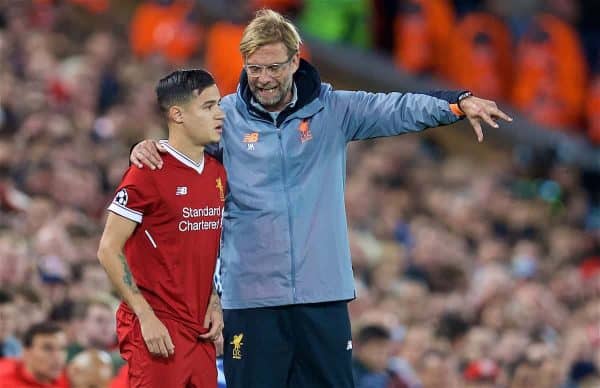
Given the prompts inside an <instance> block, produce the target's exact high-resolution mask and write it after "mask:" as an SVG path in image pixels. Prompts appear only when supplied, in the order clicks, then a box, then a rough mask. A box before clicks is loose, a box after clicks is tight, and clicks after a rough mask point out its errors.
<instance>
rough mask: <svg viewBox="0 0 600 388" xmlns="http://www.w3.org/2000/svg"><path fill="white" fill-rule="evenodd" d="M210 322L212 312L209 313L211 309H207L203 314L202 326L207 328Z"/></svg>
mask: <svg viewBox="0 0 600 388" xmlns="http://www.w3.org/2000/svg"><path fill="white" fill-rule="evenodd" d="M211 322H212V314H211V311H210V310H208V311H207V312H206V315H205V316H204V327H206V328H207V329H209V328H210V323H211Z"/></svg>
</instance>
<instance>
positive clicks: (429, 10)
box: [394, 0, 454, 73]
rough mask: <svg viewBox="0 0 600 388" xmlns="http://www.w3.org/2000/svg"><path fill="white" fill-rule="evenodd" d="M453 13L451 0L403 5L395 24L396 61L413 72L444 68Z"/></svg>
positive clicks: (412, 0) (417, 0)
mask: <svg viewBox="0 0 600 388" xmlns="http://www.w3.org/2000/svg"><path fill="white" fill-rule="evenodd" d="M453 21H454V11H453V9H452V6H451V3H450V2H449V1H448V0H435V1H427V0H408V1H405V2H402V4H401V5H400V10H399V11H398V14H397V15H396V18H395V21H394V35H395V37H394V38H395V39H394V61H395V63H396V64H397V65H398V66H400V67H403V68H404V69H406V70H408V71H409V72H411V73H423V72H428V71H432V70H434V69H437V68H439V67H441V66H444V63H443V62H444V60H443V58H444V56H445V55H446V53H447V48H446V44H447V42H448V40H449V38H450V36H451V33H450V32H451V29H452V23H453Z"/></svg>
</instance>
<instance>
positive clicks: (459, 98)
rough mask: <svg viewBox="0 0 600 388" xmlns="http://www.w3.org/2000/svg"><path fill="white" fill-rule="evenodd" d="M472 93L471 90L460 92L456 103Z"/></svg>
mask: <svg viewBox="0 0 600 388" xmlns="http://www.w3.org/2000/svg"><path fill="white" fill-rule="evenodd" d="M472 95H473V93H472V92H469V91H466V92H462V93H461V94H460V95H459V96H458V100H457V101H456V103H457V104H460V102H461V101H462V100H464V99H465V98H467V97H471V96H472Z"/></svg>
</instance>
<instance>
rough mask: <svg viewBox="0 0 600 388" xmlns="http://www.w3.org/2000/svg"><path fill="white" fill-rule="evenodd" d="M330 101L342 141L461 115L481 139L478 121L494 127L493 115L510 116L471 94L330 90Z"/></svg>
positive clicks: (416, 128) (394, 132)
mask: <svg viewBox="0 0 600 388" xmlns="http://www.w3.org/2000/svg"><path fill="white" fill-rule="evenodd" d="M331 103H332V106H333V107H334V109H335V112H336V114H337V115H338V122H339V123H341V128H342V130H343V131H344V134H345V137H346V141H352V140H363V139H370V138H375V137H383V136H394V135H400V134H402V133H409V132H419V131H422V130H424V129H427V128H432V127H437V126H440V125H447V124H452V123H454V122H456V121H458V120H459V119H460V118H461V116H463V115H464V116H465V117H466V118H467V119H468V120H469V122H470V123H471V125H472V126H473V129H474V130H475V132H476V134H477V138H478V140H479V141H481V140H483V132H482V130H481V121H485V122H486V123H488V124H490V125H492V126H493V127H497V124H496V122H495V120H497V119H504V120H507V121H511V120H512V119H511V118H510V117H508V115H506V114H505V113H504V112H502V111H501V110H499V109H498V107H497V106H496V103H495V102H493V101H489V100H484V99H481V98H477V97H474V96H470V97H466V98H464V99H462V100H461V101H460V102H459V101H447V100H444V99H441V98H438V97H436V96H431V95H428V94H420V93H395V92H392V93H368V92H364V91H357V92H353V91H334V92H332V93H331Z"/></svg>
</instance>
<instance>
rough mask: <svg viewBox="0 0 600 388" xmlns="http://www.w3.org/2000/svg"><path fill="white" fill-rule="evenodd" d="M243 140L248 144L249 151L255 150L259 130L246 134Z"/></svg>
mask: <svg viewBox="0 0 600 388" xmlns="http://www.w3.org/2000/svg"><path fill="white" fill-rule="evenodd" d="M243 142H244V143H246V145H247V146H248V151H254V146H255V145H256V143H257V142H258V132H251V133H247V134H246V135H244V139H243Z"/></svg>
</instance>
